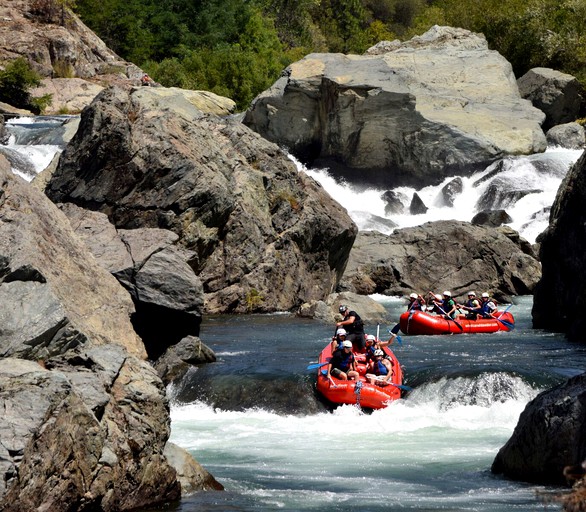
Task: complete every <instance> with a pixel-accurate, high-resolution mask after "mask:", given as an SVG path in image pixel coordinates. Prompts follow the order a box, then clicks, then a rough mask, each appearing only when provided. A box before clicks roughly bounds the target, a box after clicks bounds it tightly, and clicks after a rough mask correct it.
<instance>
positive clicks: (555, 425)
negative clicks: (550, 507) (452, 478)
mask: <svg viewBox="0 0 586 512" xmlns="http://www.w3.org/2000/svg"><path fill="white" fill-rule="evenodd" d="M585 404H586V374H582V375H579V376H577V377H573V378H571V379H569V380H568V381H567V382H565V383H563V384H561V385H559V386H556V387H554V388H553V389H550V390H548V391H545V392H543V393H541V394H540V395H538V396H537V397H536V398H535V399H533V400H532V401H531V402H529V403H528V404H527V406H526V407H525V410H524V411H523V412H522V413H521V416H520V417H519V422H518V424H517V426H516V427H515V431H514V432H513V435H512V437H511V438H510V439H509V440H508V441H507V443H506V444H505V445H504V446H503V447H502V448H501V449H500V450H499V452H498V454H497V456H496V458H495V460H494V462H493V464H492V472H493V473H499V474H504V475H505V476H506V477H508V478H513V479H515V480H521V481H524V482H532V483H537V484H545V485H565V484H566V477H565V476H564V468H565V467H566V466H570V465H577V464H581V463H582V461H583V460H584V459H585V458H586V438H585V437H584V432H585V431H586V408H585Z"/></svg>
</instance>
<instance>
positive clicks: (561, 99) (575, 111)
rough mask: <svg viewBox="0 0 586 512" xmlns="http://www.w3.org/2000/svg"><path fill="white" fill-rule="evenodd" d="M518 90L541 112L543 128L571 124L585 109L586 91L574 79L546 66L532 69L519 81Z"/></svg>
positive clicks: (547, 128)
mask: <svg viewBox="0 0 586 512" xmlns="http://www.w3.org/2000/svg"><path fill="white" fill-rule="evenodd" d="M517 84H518V85H519V92H520V93H521V96H522V97H523V98H526V99H528V100H529V101H531V103H533V105H534V106H535V107H537V108H538V109H540V110H541V111H543V113H544V114H545V116H546V117H545V121H544V123H543V129H544V130H546V131H547V130H549V129H550V128H551V127H552V126H556V125H558V124H564V123H570V122H572V121H575V120H576V119H578V117H580V115H581V113H583V112H584V111H585V109H586V92H585V91H584V87H583V86H582V84H581V83H580V82H579V81H578V79H577V78H575V77H573V76H572V75H568V74H567V73H562V72H561V71H556V70H555V69H549V68H533V69H530V70H529V71H527V73H525V74H524V75H523V76H522V77H521V78H519V80H517Z"/></svg>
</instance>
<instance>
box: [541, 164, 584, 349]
mask: <svg viewBox="0 0 586 512" xmlns="http://www.w3.org/2000/svg"><path fill="white" fill-rule="evenodd" d="M585 203H586V153H583V154H582V156H581V157H580V158H579V159H578V161H577V162H576V163H575V164H574V165H573V166H572V168H571V169H570V171H569V172H568V174H567V175H566V177H565V178H564V180H563V181H562V183H561V185H560V187H559V189H558V192H557V196H556V199H555V201H554V203H553V205H552V207H551V213H550V220H549V226H548V228H547V229H546V230H545V232H544V233H542V234H541V235H540V237H539V242H540V255H539V257H540V260H541V264H542V267H543V274H542V277H541V280H540V281H539V284H538V285H537V287H536V289H535V293H534V301H533V311H532V316H533V326H534V327H536V328H541V329H547V330H551V331H558V332H564V333H566V334H567V336H568V338H570V339H572V340H576V341H580V342H581V341H583V338H584V336H583V333H584V331H585V330H586V318H585V317H584V315H583V314H582V311H583V308H584V307H586V297H585V296H584V288H585V287H586V281H585V278H584V276H585V273H584V269H585V268H586V253H585V252H584V246H585V245H586V233H585V232H584V225H586V213H585V209H584V204H585Z"/></svg>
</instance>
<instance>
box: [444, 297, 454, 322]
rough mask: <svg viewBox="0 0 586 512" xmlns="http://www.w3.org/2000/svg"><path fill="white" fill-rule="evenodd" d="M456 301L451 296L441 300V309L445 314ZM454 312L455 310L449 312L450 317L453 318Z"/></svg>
mask: <svg viewBox="0 0 586 512" xmlns="http://www.w3.org/2000/svg"><path fill="white" fill-rule="evenodd" d="M455 304H456V303H455V302H454V299H452V298H451V297H448V298H447V299H444V300H443V301H442V309H443V310H444V311H445V312H446V315H447V314H448V313H449V312H450V310H451V309H452V308H453V307H454V305H455ZM455 314H456V312H455V311H454V312H453V313H452V314H451V317H452V318H453V317H454V315H455Z"/></svg>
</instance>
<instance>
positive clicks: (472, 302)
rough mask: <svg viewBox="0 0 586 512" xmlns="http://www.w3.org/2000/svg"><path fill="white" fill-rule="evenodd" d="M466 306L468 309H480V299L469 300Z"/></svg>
mask: <svg viewBox="0 0 586 512" xmlns="http://www.w3.org/2000/svg"><path fill="white" fill-rule="evenodd" d="M464 305H465V306H466V307H468V308H478V307H479V302H478V299H468V300H467V301H466V304H464Z"/></svg>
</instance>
